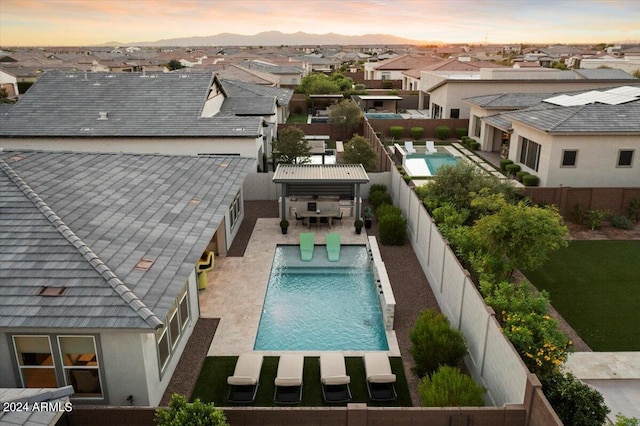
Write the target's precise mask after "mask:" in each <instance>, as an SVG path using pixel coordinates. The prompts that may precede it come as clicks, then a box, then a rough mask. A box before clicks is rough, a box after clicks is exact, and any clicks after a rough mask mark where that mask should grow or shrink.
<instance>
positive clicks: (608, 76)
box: [573, 68, 635, 80]
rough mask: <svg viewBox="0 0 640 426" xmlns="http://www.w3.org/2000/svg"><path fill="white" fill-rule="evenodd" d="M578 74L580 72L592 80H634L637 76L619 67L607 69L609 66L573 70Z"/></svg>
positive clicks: (582, 76)
mask: <svg viewBox="0 0 640 426" xmlns="http://www.w3.org/2000/svg"><path fill="white" fill-rule="evenodd" d="M573 72H575V73H576V74H578V75H579V76H580V77H581V78H586V79H590V80H623V79H628V80H634V79H635V77H634V76H632V75H631V74H629V73H628V72H626V71H623V70H618V69H607V68H599V69H595V70H588V69H577V70H573Z"/></svg>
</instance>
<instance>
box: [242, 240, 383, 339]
mask: <svg viewBox="0 0 640 426" xmlns="http://www.w3.org/2000/svg"><path fill="white" fill-rule="evenodd" d="M254 349H255V350H277V351H282V350H292V351H314V350H318V351H333V350H337V351H341V350H342V351H349V350H353V351H368V350H388V349H389V346H388V343H387V338H386V334H385V330H384V325H383V321H382V312H381V309H380V304H379V301H378V293H377V291H376V287H375V284H374V282H373V275H372V272H371V267H370V263H369V258H368V256H367V248H366V247H365V246H344V245H343V246H342V247H341V250H340V261H339V262H329V261H328V259H327V252H326V248H325V246H324V245H316V246H315V248H314V251H313V260H312V261H311V262H302V261H301V260H300V248H299V246H283V245H279V246H277V247H276V253H275V256H274V259H273V266H272V269H271V276H270V278H269V285H268V287H267V294H266V296H265V300H264V306H263V310H262V316H261V318H260V325H259V326H258V335H257V337H256V341H255V345H254Z"/></svg>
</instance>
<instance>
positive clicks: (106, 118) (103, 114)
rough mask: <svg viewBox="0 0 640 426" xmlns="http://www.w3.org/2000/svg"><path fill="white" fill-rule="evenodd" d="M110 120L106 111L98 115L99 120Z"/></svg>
mask: <svg viewBox="0 0 640 426" xmlns="http://www.w3.org/2000/svg"><path fill="white" fill-rule="evenodd" d="M108 119H109V113H108V112H106V111H100V112H99V113H98V120H108Z"/></svg>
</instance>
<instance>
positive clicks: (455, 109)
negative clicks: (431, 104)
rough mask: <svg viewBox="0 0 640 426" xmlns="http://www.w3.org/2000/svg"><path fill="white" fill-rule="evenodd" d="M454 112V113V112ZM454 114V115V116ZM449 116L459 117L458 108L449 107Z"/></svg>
mask: <svg viewBox="0 0 640 426" xmlns="http://www.w3.org/2000/svg"><path fill="white" fill-rule="evenodd" d="M454 112H455V114H454ZM454 115H455V117H454ZM449 118H460V108H451V109H450V110H449Z"/></svg>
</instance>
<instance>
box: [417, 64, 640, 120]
mask: <svg viewBox="0 0 640 426" xmlns="http://www.w3.org/2000/svg"><path fill="white" fill-rule="evenodd" d="M461 64H469V63H468V62H465V63H461ZM585 71H588V72H589V73H585ZM630 80H631V81H630ZM633 80H634V78H633V76H631V75H629V74H627V73H625V72H623V71H620V70H608V69H603V70H575V71H561V70H556V69H548V68H540V69H514V68H481V69H480V70H479V71H422V72H421V76H420V97H421V99H425V98H427V97H428V99H429V109H430V110H431V117H432V118H455V117H457V118H472V117H470V115H469V113H470V107H469V104H468V103H467V102H465V101H464V100H463V99H465V98H469V97H473V96H481V95H492V94H495V93H517V92H521V93H541V92H547V93H549V92H564V91H577V90H586V89H599V88H605V87H615V86H619V85H621V84H628V83H633ZM419 108H423V106H422V105H419Z"/></svg>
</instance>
